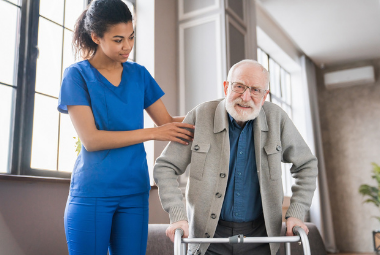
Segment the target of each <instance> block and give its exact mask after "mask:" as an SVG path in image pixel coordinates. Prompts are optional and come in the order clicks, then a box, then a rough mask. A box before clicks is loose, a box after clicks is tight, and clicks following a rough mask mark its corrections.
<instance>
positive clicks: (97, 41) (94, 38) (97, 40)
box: [91, 33, 100, 44]
mask: <svg viewBox="0 0 380 255" xmlns="http://www.w3.org/2000/svg"><path fill="white" fill-rule="evenodd" d="M91 39H92V41H93V42H94V43H96V44H99V43H100V40H99V37H98V36H97V35H96V34H95V33H91Z"/></svg>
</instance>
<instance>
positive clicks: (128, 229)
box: [64, 192, 149, 255]
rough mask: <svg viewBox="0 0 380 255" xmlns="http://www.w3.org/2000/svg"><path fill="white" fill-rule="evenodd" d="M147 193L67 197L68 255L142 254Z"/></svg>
mask: <svg viewBox="0 0 380 255" xmlns="http://www.w3.org/2000/svg"><path fill="white" fill-rule="evenodd" d="M148 203H149V192H146V193H141V194H134V195H128V196H121V197H73V196H69V197H68V199H67V204H66V210H65V217H64V220H65V232H66V240H67V246H68V249H69V254H70V255H107V249H109V254H110V255H121V254H122V255H126V254H132V255H139V254H142V255H144V254H145V251H146V245H147V239H148V218H149V205H148Z"/></svg>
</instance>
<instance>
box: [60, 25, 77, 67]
mask: <svg viewBox="0 0 380 255" xmlns="http://www.w3.org/2000/svg"><path fill="white" fill-rule="evenodd" d="M73 35H74V33H73V32H71V31H69V30H67V29H65V38H64V39H63V67H62V71H64V70H65V69H66V68H67V67H69V66H70V65H71V64H73V63H74V62H75V58H74V53H73V49H72V47H71V42H72V40H73Z"/></svg>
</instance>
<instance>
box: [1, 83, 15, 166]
mask: <svg viewBox="0 0 380 255" xmlns="http://www.w3.org/2000/svg"><path fill="white" fill-rule="evenodd" d="M14 96H15V89H14V88H11V87H8V86H4V85H0V109H1V111H0V123H1V125H0V155H1V157H0V173H7V172H9V167H8V163H9V162H8V160H9V148H10V147H9V141H10V137H11V130H12V129H11V125H12V122H11V121H12V106H13V102H14Z"/></svg>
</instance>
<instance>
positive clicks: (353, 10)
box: [259, 0, 380, 66]
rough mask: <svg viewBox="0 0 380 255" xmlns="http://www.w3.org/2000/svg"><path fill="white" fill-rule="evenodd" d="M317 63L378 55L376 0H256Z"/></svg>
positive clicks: (379, 32) (379, 23)
mask: <svg viewBox="0 0 380 255" xmlns="http://www.w3.org/2000/svg"><path fill="white" fill-rule="evenodd" d="M259 1H260V2H261V4H262V6H263V8H264V10H266V11H267V12H268V14H269V15H270V16H271V17H272V18H273V19H274V20H275V21H276V23H278V25H279V26H280V27H281V28H282V29H283V30H284V32H285V33H286V34H287V35H288V36H289V37H290V38H291V40H293V42H294V43H295V44H296V46H298V47H299V48H300V49H301V50H302V51H303V52H304V53H305V54H306V55H308V56H309V57H310V58H311V59H312V60H313V61H314V62H315V63H316V64H317V65H319V66H322V65H333V64H338V63H346V62H355V61H360V60H365V59H375V58H380V0H259Z"/></svg>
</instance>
